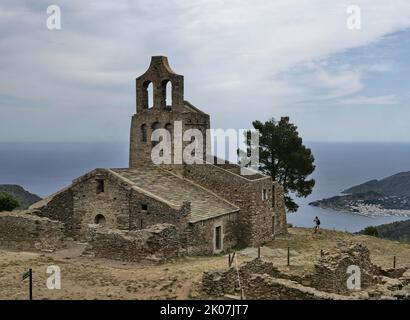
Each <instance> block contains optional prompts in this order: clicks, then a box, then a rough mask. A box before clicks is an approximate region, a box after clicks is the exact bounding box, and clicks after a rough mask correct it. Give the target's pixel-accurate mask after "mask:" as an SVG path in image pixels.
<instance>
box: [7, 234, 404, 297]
mask: <svg viewBox="0 0 410 320" xmlns="http://www.w3.org/2000/svg"><path fill="white" fill-rule="evenodd" d="M341 240H353V241H357V242H362V243H364V244H365V245H367V246H368V248H369V249H370V251H371V254H372V259H373V261H374V262H375V263H376V264H378V265H381V266H382V267H391V266H392V263H393V262H392V261H393V256H394V255H395V256H397V261H398V266H404V265H406V266H407V267H410V245H408V244H403V243H398V242H392V241H387V240H381V239H376V238H373V237H367V236H355V235H352V234H349V233H344V232H335V231H327V230H326V231H322V233H321V234H319V235H312V233H311V230H309V229H303V228H292V229H290V230H289V235H287V236H281V237H278V238H277V239H275V240H274V241H272V242H271V243H269V244H267V246H266V247H264V248H262V256H263V258H264V259H266V260H269V261H272V262H273V263H274V264H275V265H276V266H278V267H279V268H281V269H288V270H289V271H291V272H295V273H304V272H307V271H310V270H311V269H312V267H313V265H314V263H315V262H316V260H317V259H318V258H319V255H320V250H321V249H323V250H329V249H331V248H332V247H333V246H335V245H336V244H337V242H338V241H341ZM288 246H289V247H290V252H291V266H290V267H287V266H286V264H287V247H288ZM78 252H79V250H78V248H73V249H72V250H64V251H60V252H56V253H53V254H39V253H28V252H10V251H0V299H26V298H27V291H28V290H27V280H26V281H24V282H22V281H21V273H22V272H23V271H25V270H27V269H28V268H30V267H31V268H32V269H33V275H34V292H33V295H34V298H35V299H81V300H83V299H193V298H200V297H201V294H200V293H199V290H198V283H199V281H200V280H201V277H202V273H203V272H204V271H205V270H209V269H215V268H224V267H226V265H227V261H228V259H227V257H226V256H212V257H188V258H184V259H179V260H177V261H174V262H168V263H166V264H162V265H155V264H137V263H121V262H114V261H109V260H102V259H90V258H82V257H78ZM256 252H257V251H256V249H254V248H253V249H252V248H251V249H245V250H242V251H241V252H239V253H238V255H237V257H238V262H239V263H240V262H242V261H244V260H249V259H251V258H252V257H254V256H256ZM50 265H58V266H59V267H60V268H61V273H62V274H61V275H62V288H61V290H49V289H47V288H46V277H47V276H48V275H47V274H46V268H47V267H48V266H50Z"/></svg>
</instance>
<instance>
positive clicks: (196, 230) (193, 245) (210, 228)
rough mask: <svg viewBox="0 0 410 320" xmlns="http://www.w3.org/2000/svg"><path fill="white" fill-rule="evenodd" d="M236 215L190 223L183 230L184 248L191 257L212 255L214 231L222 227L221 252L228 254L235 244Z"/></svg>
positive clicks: (213, 251)
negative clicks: (217, 227)
mask: <svg viewBox="0 0 410 320" xmlns="http://www.w3.org/2000/svg"><path fill="white" fill-rule="evenodd" d="M236 221H237V213H231V214H227V215H225V216H222V217H218V218H214V219H208V220H204V221H200V222H196V223H190V224H189V225H188V227H187V228H186V230H185V235H184V246H185V247H186V249H187V252H188V253H189V254H191V255H197V254H212V253H216V252H215V250H214V230H215V227H216V226H222V239H223V240H222V249H221V252H229V251H230V250H231V249H232V248H233V247H234V246H235V245H236V244H237V238H236V233H237V232H236V230H235V228H236Z"/></svg>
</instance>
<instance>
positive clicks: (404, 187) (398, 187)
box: [342, 171, 410, 197]
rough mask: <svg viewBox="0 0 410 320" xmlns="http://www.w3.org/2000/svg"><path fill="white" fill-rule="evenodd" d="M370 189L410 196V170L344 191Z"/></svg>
mask: <svg viewBox="0 0 410 320" xmlns="http://www.w3.org/2000/svg"><path fill="white" fill-rule="evenodd" d="M369 191H373V192H377V193H380V194H381V195H383V196H396V197H410V171H407V172H400V173H397V174H395V175H392V176H390V177H387V178H384V179H381V180H370V181H367V182H365V183H362V184H359V185H356V186H353V187H351V188H349V189H346V190H344V191H343V192H342V193H345V194H356V193H366V192H369Z"/></svg>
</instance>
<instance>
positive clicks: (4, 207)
mask: <svg viewBox="0 0 410 320" xmlns="http://www.w3.org/2000/svg"><path fill="white" fill-rule="evenodd" d="M18 207H20V203H19V202H18V200H17V199H16V198H15V197H13V196H12V195H11V194H9V193H6V192H0V212H1V211H13V210H14V209H16V208H18Z"/></svg>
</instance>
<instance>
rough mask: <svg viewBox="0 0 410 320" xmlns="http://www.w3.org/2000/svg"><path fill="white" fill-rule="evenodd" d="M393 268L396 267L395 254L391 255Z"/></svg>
mask: <svg viewBox="0 0 410 320" xmlns="http://www.w3.org/2000/svg"><path fill="white" fill-rule="evenodd" d="M393 269H396V256H394V257H393Z"/></svg>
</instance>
